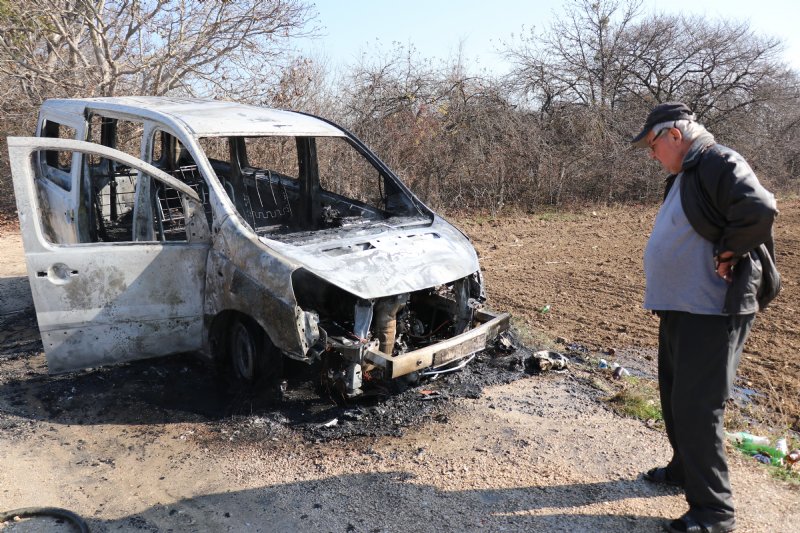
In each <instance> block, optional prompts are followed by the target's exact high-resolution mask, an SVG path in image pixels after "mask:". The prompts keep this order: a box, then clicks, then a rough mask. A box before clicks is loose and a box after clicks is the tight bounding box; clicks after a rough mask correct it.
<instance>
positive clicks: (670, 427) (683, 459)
mask: <svg viewBox="0 0 800 533" xmlns="http://www.w3.org/2000/svg"><path fill="white" fill-rule="evenodd" d="M658 315H659V317H660V318H661V322H660V325H659V330H658V385H659V390H660V393H661V408H662V411H663V413H664V423H665V425H666V429H667V436H668V437H669V443H670V444H671V445H672V451H673V456H672V460H671V461H670V463H669V465H668V467H667V468H668V471H669V472H668V474H669V476H670V478H672V479H675V480H678V481H681V482H682V483H683V487H684V490H685V491H686V501H687V502H689V513H690V515H691V516H692V517H693V518H695V519H696V520H698V521H700V522H708V523H715V522H723V523H730V525H733V522H734V512H733V498H732V495H731V485H730V481H729V479H728V464H727V462H726V461H725V447H724V442H723V441H724V438H725V428H724V426H723V414H724V411H725V400H727V399H728V398H729V397H730V393H731V387H732V386H733V380H734V378H735V377H736V367H737V366H738V365H739V359H740V358H741V355H742V348H743V347H744V341H745V339H746V338H747V334H748V333H749V332H750V327H751V326H752V324H753V318H754V317H755V315H752V314H751V315H733V316H721V315H695V314H692V313H684V312H679V311H659V313H658Z"/></svg>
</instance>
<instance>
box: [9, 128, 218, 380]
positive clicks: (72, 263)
mask: <svg viewBox="0 0 800 533" xmlns="http://www.w3.org/2000/svg"><path fill="white" fill-rule="evenodd" d="M8 150H9V158H10V163H11V171H12V177H13V180H14V192H15V194H16V200H17V208H18V211H19V218H20V229H21V232H22V240H23V245H24V248H25V258H26V263H27V268H28V277H29V279H30V284H31V292H32V294H33V301H34V305H35V307H36V318H37V320H38V322H39V329H40V332H41V335H42V342H43V344H44V350H45V353H46V355H47V362H48V368H49V370H50V371H51V372H63V371H69V370H74V369H79V368H86V367H93V366H99V365H104V364H111V363H116V362H120V361H127V360H133V359H143V358H147V357H155V356H161V355H166V354H170V353H177V352H185V351H192V350H197V349H200V348H201V345H202V332H203V299H204V292H205V291H204V288H205V287H204V285H205V270H206V260H207V257H208V252H209V248H210V242H211V238H210V233H209V228H208V222H207V220H206V216H205V214H204V211H203V205H202V202H201V201H200V199H199V197H198V195H197V193H196V192H195V191H194V190H192V189H191V188H190V187H188V186H187V185H186V184H184V183H182V182H180V181H179V180H177V179H175V178H173V177H171V176H170V175H168V174H166V173H164V172H163V171H161V170H159V169H157V168H156V167H154V166H152V165H150V164H148V163H145V162H144V161H142V160H140V159H138V158H135V157H133V156H130V155H128V154H125V153H123V152H121V151H119V150H116V149H113V148H109V147H105V146H101V145H99V144H95V143H89V142H84V141H77V140H68V139H55V138H53V139H49V138H37V137H31V138H25V137H16V138H15V137H9V138H8ZM42 152H59V153H60V154H59V155H58V157H61V158H62V159H65V160H72V161H80V162H81V164H80V165H78V164H75V165H73V170H74V171H73V172H72V173H71V174H70V180H71V181H70V183H68V184H66V185H67V186H68V188H69V189H70V190H71V191H78V194H77V195H75V196H73V198H74V199H73V200H72V202H73V204H72V205H61V206H59V209H66V210H67V212H70V213H74V216H73V218H72V220H71V221H70V222H71V223H70V224H65V223H64V224H60V225H59V226H57V227H56V226H54V225H53V224H49V223H48V221H49V220H51V219H52V216H51V213H49V212H48V209H49V206H48V205H47V203H46V199H47V198H48V191H49V189H50V188H52V187H51V185H52V184H51V183H47V184H45V183H43V182H46V181H48V177H47V176H46V175H42V174H41V173H40V172H39V173H37V168H36V166H37V163H36V162H37V161H40V160H41V153H42ZM62 152H63V153H62ZM51 155H52V154H51ZM52 157H56V156H55V155H53V156H52ZM75 169H77V170H75ZM61 178H62V179H63V176H62V177H61ZM112 188H113V189H116V191H117V192H116V194H115V195H114V196H113V203H114V205H113V206H112V205H108V198H109V197H110V196H109V195H108V194H106V193H107V192H108V191H109V190H111V189H112ZM158 191H168V192H169V193H170V194H171V197H172V198H174V199H173V201H172V202H170V203H168V204H166V203H165V202H164V193H163V192H162V193H161V196H159V193H158ZM165 224H166V226H167V229H165Z"/></svg>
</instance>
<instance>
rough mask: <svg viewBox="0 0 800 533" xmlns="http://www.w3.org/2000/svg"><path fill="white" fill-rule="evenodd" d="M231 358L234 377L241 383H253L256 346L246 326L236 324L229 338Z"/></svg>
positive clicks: (239, 323)
mask: <svg viewBox="0 0 800 533" xmlns="http://www.w3.org/2000/svg"><path fill="white" fill-rule="evenodd" d="M231 358H232V360H233V361H232V362H233V370H234V372H236V377H237V378H238V379H240V380H242V381H247V382H249V381H253V378H254V377H255V361H256V346H255V342H254V340H253V336H252V335H251V334H250V330H248V329H247V326H245V325H244V324H242V323H241V322H236V324H235V325H234V328H233V331H232V337H231Z"/></svg>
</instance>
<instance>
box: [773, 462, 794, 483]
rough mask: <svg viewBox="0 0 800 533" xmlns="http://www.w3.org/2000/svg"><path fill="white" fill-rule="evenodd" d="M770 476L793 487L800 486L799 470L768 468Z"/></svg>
mask: <svg viewBox="0 0 800 533" xmlns="http://www.w3.org/2000/svg"><path fill="white" fill-rule="evenodd" d="M769 470H770V474H772V477H774V478H775V479H778V480H780V481H785V482H786V483H791V484H793V485H800V470H797V469H796V468H793V469H788V468H786V467H785V466H770V467H769Z"/></svg>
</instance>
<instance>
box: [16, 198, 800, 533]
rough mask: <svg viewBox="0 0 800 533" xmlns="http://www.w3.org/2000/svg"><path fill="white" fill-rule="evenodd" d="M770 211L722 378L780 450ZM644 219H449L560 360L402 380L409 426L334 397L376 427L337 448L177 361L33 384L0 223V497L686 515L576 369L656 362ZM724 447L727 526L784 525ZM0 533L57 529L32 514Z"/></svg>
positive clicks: (387, 527) (783, 227)
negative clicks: (749, 306)
mask: <svg viewBox="0 0 800 533" xmlns="http://www.w3.org/2000/svg"><path fill="white" fill-rule="evenodd" d="M781 209H782V214H781V217H780V219H779V223H778V225H777V228H776V241H777V243H778V252H779V253H778V262H779V267H781V270H782V273H783V274H784V292H783V293H782V294H781V296H780V297H779V300H778V301H776V302H775V303H774V305H773V306H772V307H771V308H770V310H769V311H768V312H766V313H763V314H762V315H761V316H759V319H758V322H757V325H756V328H755V330H754V332H753V334H752V335H751V339H750V340H749V342H748V345H747V350H746V358H745V360H744V361H743V363H742V366H741V369H740V375H741V376H742V379H741V380H740V385H742V387H744V388H748V389H753V390H754V391H756V393H757V394H758V395H757V396H752V395H750V396H747V397H743V398H744V399H745V400H748V399H749V400H753V399H754V400H755V401H754V402H753V401H745V402H743V403H740V404H738V407H735V408H734V409H733V411H734V412H735V414H736V416H735V417H733V419H732V420H731V424H734V425H735V427H736V428H739V429H741V428H743V427H745V426H746V424H748V423H751V424H753V425H752V426H751V429H752V430H753V431H754V432H763V433H767V434H769V435H770V436H777V435H781V434H783V435H789V436H790V437H792V438H794V439H795V440H794V443H795V444H798V443H800V441H798V440H797V435H796V434H794V433H791V432H789V431H788V429H787V428H788V426H790V425H791V424H793V423H796V417H797V415H798V413H800V411H799V406H800V400H798V395H797V393H796V391H797V385H798V381H800V366H799V365H798V361H797V357H796V352H797V349H798V343H800V338H799V337H798V332H797V327H796V319H795V318H794V314H795V312H794V306H795V305H796V302H797V301H798V298H797V297H798V294H797V292H798V287H797V282H798V277H797V275H796V274H795V273H794V272H792V271H790V270H789V269H788V266H789V265H791V264H792V261H791V260H792V259H793V257H794V256H795V255H796V254H797V253H798V251H800V246H798V237H797V235H800V201H796V200H795V201H785V202H781ZM654 214H655V210H654V208H652V207H643V208H638V209H637V208H595V209H594V210H592V209H589V210H585V211H574V212H556V213H533V214H527V215H524V216H515V217H504V218H499V219H492V218H476V217H464V216H462V217H458V218H457V220H456V221H457V223H458V225H459V226H460V227H462V228H463V229H464V230H465V231H466V232H467V233H468V234H469V235H470V236H471V237H472V238H473V240H474V242H475V244H476V247H477V249H478V251H479V253H480V256H481V261H482V265H483V268H484V272H485V275H486V280H487V285H488V290H489V296H490V301H491V306H492V307H493V308H495V309H498V310H508V311H511V312H512V313H513V314H514V316H515V322H516V324H517V326H518V327H519V329H520V330H522V332H523V333H524V334H526V335H527V336H528V337H529V338H530V339H531V343H532V344H535V345H538V346H547V347H553V348H556V349H558V350H560V351H563V352H565V353H568V354H569V355H570V361H571V364H570V369H569V371H568V372H566V373H561V374H556V373H547V374H541V375H536V376H524V375H523V374H520V376H519V377H521V379H516V380H514V381H511V382H508V383H505V384H498V385H493V386H489V387H487V388H485V389H484V391H483V393H480V390H478V391H477V392H476V393H475V394H455V393H453V394H451V395H450V396H451V398H450V399H449V400H447V399H443V400H433V401H432V402H430V401H429V402H420V401H419V400H418V399H416V398H415V394H416V393H415V392H414V390H411V391H408V392H407V393H404V394H406V396H407V397H408V398H410V399H409V400H408V402H407V403H406V404H405V407H404V409H405V410H406V411H408V408H409V406H410V407H411V408H412V409H414V405H418V406H419V407H418V408H416V411H417V412H418V413H419V416H417V417H412V419H403V418H402V417H401V416H399V411H398V415H397V416H395V415H394V411H393V410H392V409H394V407H393V406H394V404H393V403H391V402H382V403H381V402H379V403H377V404H373V405H371V406H370V407H364V408H359V409H356V411H355V414H350V415H347V413H345V412H343V411H335V412H336V413H337V414H338V415H337V416H339V417H340V422H339V426H344V427H346V426H347V425H348V424H355V422H350V421H348V420H349V419H348V418H347V417H343V416H342V415H347V416H350V417H352V419H354V420H355V419H357V418H359V417H372V418H373V419H375V420H380V422H381V423H382V424H384V426H388V427H389V428H390V429H392V431H388V432H386V431H385V432H383V433H381V432H377V431H376V432H366V433H364V434H365V435H379V436H349V437H346V438H344V437H342V438H339V439H337V440H328V439H324V438H322V439H320V438H309V433H308V432H307V431H305V430H306V429H307V428H309V427H310V426H312V425H313V424H310V423H309V422H308V421H304V420H303V417H306V416H311V415H310V414H308V413H310V411H309V410H308V409H307V410H305V411H302V410H301V411H295V412H290V411H287V410H285V409H282V408H276V407H274V406H269V405H259V404H257V403H252V404H248V405H249V409H248V410H247V411H246V412H245V413H242V412H241V409H239V410H238V411H235V412H231V411H230V410H225V409H222V410H220V408H219V405H218V402H217V399H216V397H215V394H214V390H215V389H214V375H213V373H209V372H208V371H207V369H205V368H204V367H202V366H200V365H197V364H196V363H195V362H194V361H193V360H192V359H189V358H185V357H179V358H171V359H169V360H168V361H163V360H158V361H147V362H140V363H134V364H130V365H120V366H119V367H117V368H111V369H99V370H95V371H88V372H82V373H76V374H68V375H63V376H48V375H47V374H46V367H45V363H44V357H43V355H42V354H41V344H40V341H39V339H38V336H37V334H36V330H35V319H33V318H32V316H33V315H32V313H31V311H30V291H29V290H28V289H27V282H26V278H25V267H24V258H23V255H22V251H21V244H20V239H19V235H18V233H17V232H16V231H15V230H14V229H13V228H10V227H8V226H6V228H5V229H2V228H0V321H2V327H0V465H1V466H2V468H0V511H4V510H7V509H11V508H18V507H27V506H41V505H52V506H59V507H65V508H69V509H71V510H73V511H75V512H77V513H79V514H80V515H82V516H83V517H85V518H86V519H87V520H88V522H89V525H90V527H91V528H92V531H118V530H121V531H168V530H173V531H337V532H339V531H357V532H362V531H364V532H367V531H369V532H372V531H376V532H378V531H412V530H414V531H454V530H463V531H659V530H660V529H661V524H662V522H663V520H664V518H674V517H677V516H679V515H680V514H682V513H683V512H684V511H685V509H686V504H685V502H684V500H683V497H682V495H681V493H680V492H679V491H677V490H671V489H665V488H661V487H654V486H651V485H650V484H648V483H645V482H643V481H641V479H640V478H639V474H640V472H642V471H643V470H646V469H648V468H650V467H652V466H656V465H659V464H663V462H664V461H666V460H667V458H668V444H667V441H666V438H665V436H664V434H663V431H662V430H661V429H660V428H659V427H658V425H655V426H654V425H653V424H646V423H645V422H643V421H639V420H635V419H629V418H623V417H621V416H619V415H618V414H615V413H614V412H613V411H612V410H610V409H609V408H608V406H607V404H606V403H605V402H604V401H603V399H604V398H606V397H607V396H608V395H609V394H610V393H611V392H613V391H614V390H618V389H619V388H620V387H621V386H623V385H620V384H619V382H614V381H613V380H611V379H609V376H608V374H607V373H603V372H601V371H598V370H597V369H596V368H595V365H596V360H597V359H598V358H600V357H605V358H607V359H608V360H609V362H611V361H613V360H614V359H616V360H618V361H620V362H621V363H622V364H623V365H624V366H626V368H630V369H631V371H632V372H634V374H636V375H639V376H641V377H643V378H644V379H651V378H652V377H653V376H654V373H655V370H654V367H655V365H654V361H653V355H654V354H655V333H656V327H657V323H656V321H655V319H654V318H653V317H652V316H651V315H650V314H648V313H647V312H646V311H644V310H643V309H642V308H641V297H642V292H643V276H642V272H641V251H642V249H643V247H644V244H645V241H646V239H647V235H648V232H649V228H650V224H651V222H652V219H653V216H654ZM546 305H549V310H547V311H546V312H545V311H544V308H545V306H546ZM557 337H563V339H561V342H556V341H555V339H556V338H557ZM609 348H614V350H615V352H616V353H615V355H614V356H610V355H608V350H609ZM490 372H492V371H491V370H490V364H489V365H484V366H479V365H477V366H475V368H474V369H471V371H470V372H469V373H465V375H464V376H453V377H451V378H449V379H448V380H443V382H442V383H432V384H431V385H429V387H430V388H440V390H445V391H450V392H451V393H452V392H453V391H456V390H458V389H459V386H460V384H463V383H465V382H466V381H468V379H467V378H468V377H470V376H473V377H474V376H475V375H481V374H486V373H490ZM485 382H491V381H485ZM462 388H463V387H462ZM470 390H472V389H470ZM409 402H410V403H409ZM414 402H416V404H414ZM428 404H434V405H432V406H429V405H428ZM240 406H241V404H240ZM331 409H332V408H331ZM398 409H399V408H398ZM330 412H334V411H330ZM237 413H238V414H237ZM325 413H326V412H323V413H322V414H321V415H320V414H319V413H318V414H317V415H315V416H323V417H324V415H325ZM317 419H319V418H316V419H315V420H317ZM409 420H410V421H409ZM732 427H733V426H732ZM351 433H352V432H351ZM312 434H317V435H318V434H319V433H313V432H312ZM380 435H383V436H380ZM729 461H730V463H731V477H732V482H733V487H734V492H735V497H736V502H737V512H738V515H737V516H738V523H739V526H740V530H742V531H756V532H759V531H763V532H768V531H790V530H793V529H794V526H793V525H792V524H797V523H798V521H799V520H800V505H798V504H799V503H800V490H799V489H798V486H797V485H793V484H789V483H786V482H782V481H777V480H775V479H773V478H772V477H771V475H770V472H769V470H768V469H767V468H765V467H763V465H760V464H757V463H756V462H754V461H753V460H751V459H749V458H746V457H744V456H742V455H740V454H739V453H737V452H735V451H733V450H732V449H731V448H729ZM0 529H3V525H0ZM6 529H7V530H9V531H52V530H59V529H60V530H63V531H67V530H68V528H66V526H64V525H61V526H58V525H56V524H54V523H53V522H52V521H48V520H45V519H34V520H23V521H20V522H14V523H12V524H8V525H6Z"/></svg>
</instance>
